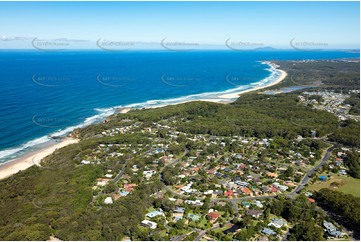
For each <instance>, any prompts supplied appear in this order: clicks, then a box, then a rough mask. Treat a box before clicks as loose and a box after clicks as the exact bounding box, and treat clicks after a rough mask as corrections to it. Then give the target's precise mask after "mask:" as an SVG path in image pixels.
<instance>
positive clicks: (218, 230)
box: [214, 224, 232, 232]
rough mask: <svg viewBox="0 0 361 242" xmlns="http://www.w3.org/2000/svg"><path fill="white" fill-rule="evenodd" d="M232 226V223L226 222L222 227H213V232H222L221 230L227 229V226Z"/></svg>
mask: <svg viewBox="0 0 361 242" xmlns="http://www.w3.org/2000/svg"><path fill="white" fill-rule="evenodd" d="M231 227H232V224H226V225H225V226H223V227H221V228H217V229H215V230H214V231H215V232H223V231H225V230H227V229H229V228H231Z"/></svg>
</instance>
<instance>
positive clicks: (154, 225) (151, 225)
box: [142, 219, 158, 229]
mask: <svg viewBox="0 0 361 242" xmlns="http://www.w3.org/2000/svg"><path fill="white" fill-rule="evenodd" d="M142 225H143V226H147V227H149V228H151V229H156V228H157V225H158V224H157V223H155V222H152V221H149V220H146V219H145V220H143V221H142Z"/></svg>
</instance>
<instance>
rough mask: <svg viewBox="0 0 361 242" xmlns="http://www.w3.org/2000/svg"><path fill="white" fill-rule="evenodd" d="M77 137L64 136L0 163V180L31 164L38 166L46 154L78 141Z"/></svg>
mask: <svg viewBox="0 0 361 242" xmlns="http://www.w3.org/2000/svg"><path fill="white" fill-rule="evenodd" d="M78 142H79V140H78V139H74V138H70V137H66V138H64V139H62V140H61V141H60V142H58V143H55V144H52V145H49V146H47V147H44V148H42V149H40V150H37V151H34V152H31V153H30V154H27V155H25V156H23V157H20V158H17V159H14V160H11V161H9V162H6V163H4V164H1V165H0V180H2V179H5V178H7V177H9V176H12V175H14V174H16V173H18V172H19V171H22V170H26V169H28V168H29V167H31V166H33V165H37V166H40V162H41V160H42V159H43V158H45V157H46V156H48V155H50V154H52V153H53V152H54V151H55V150H57V149H60V148H63V147H65V146H67V145H69V144H75V143H78Z"/></svg>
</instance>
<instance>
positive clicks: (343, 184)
mask: <svg viewBox="0 0 361 242" xmlns="http://www.w3.org/2000/svg"><path fill="white" fill-rule="evenodd" d="M323 175H325V176H327V175H326V174H323ZM331 183H336V184H338V185H337V186H331ZM322 188H329V189H331V190H334V191H340V192H344V193H346V194H351V195H353V196H355V197H360V180H359V179H356V178H353V177H348V176H341V175H335V174H333V175H332V176H331V178H329V179H328V180H327V181H325V182H322V181H316V182H315V183H314V184H312V185H310V186H308V188H307V190H309V191H318V190H320V189H322Z"/></svg>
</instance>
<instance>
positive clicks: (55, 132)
mask: <svg viewBox="0 0 361 242" xmlns="http://www.w3.org/2000/svg"><path fill="white" fill-rule="evenodd" d="M339 58H359V53H351V52H343V51H318V52H317V51H316V52H306V51H291V50H289V51H288V50H285V51H253V52H252V51H249V52H237V51H230V50H228V51H226V50H222V51H188V52H187V51H185V52H180V51H178V52H175V51H160V50H159V51H128V52H127V51H123V52H107V51H95V50H94V51H84V50H82V51H61V52H43V51H35V50H12V51H10V50H9V51H7V50H2V51H0V66H1V67H0V83H1V85H0V103H1V106H0V163H5V162H7V161H9V160H12V159H15V158H17V157H19V156H21V155H24V154H26V153H28V152H30V151H34V150H36V149H38V148H39V147H41V146H43V145H44V144H46V143H47V142H49V140H50V139H51V138H49V135H51V136H63V135H66V134H67V133H68V132H70V131H71V130H73V129H74V128H76V127H83V126H86V125H89V124H91V123H96V122H100V121H102V120H104V118H105V117H107V116H109V115H111V114H113V113H114V110H115V109H114V107H133V108H143V107H152V106H153V107H154V106H163V105H168V104H176V103H180V102H184V101H189V100H201V99H217V100H220V98H219V97H218V96H219V95H220V94H223V93H232V92H236V91H240V90H247V89H250V88H253V87H257V86H262V85H266V84H269V83H272V82H273V81H274V80H275V79H276V78H277V75H278V72H277V71H275V70H274V69H273V68H271V67H270V66H269V65H267V64H265V63H264V62H262V61H268V60H299V59H339Z"/></svg>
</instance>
